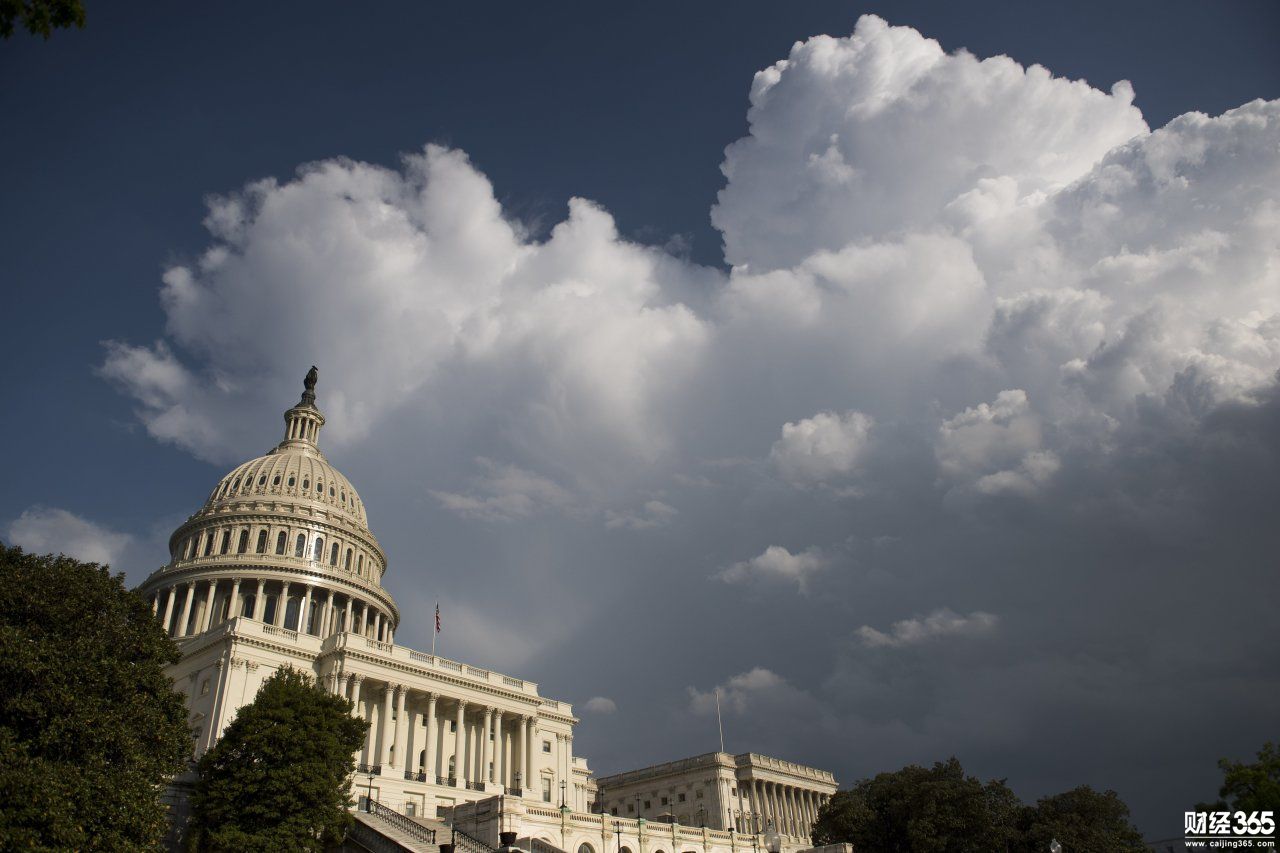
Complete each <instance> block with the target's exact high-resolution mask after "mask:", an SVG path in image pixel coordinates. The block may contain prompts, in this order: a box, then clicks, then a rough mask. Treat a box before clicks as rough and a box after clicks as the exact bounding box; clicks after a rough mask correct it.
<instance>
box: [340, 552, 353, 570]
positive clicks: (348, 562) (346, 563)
mask: <svg viewBox="0 0 1280 853" xmlns="http://www.w3.org/2000/svg"><path fill="white" fill-rule="evenodd" d="M342 567H343V568H344V569H346V570H347V571H351V549H350V548H348V549H347V559H346V560H344V561H343V565H342Z"/></svg>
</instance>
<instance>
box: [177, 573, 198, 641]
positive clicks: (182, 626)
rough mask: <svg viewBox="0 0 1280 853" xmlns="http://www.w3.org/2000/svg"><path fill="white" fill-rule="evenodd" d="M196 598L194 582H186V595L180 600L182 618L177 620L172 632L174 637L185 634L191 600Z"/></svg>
mask: <svg viewBox="0 0 1280 853" xmlns="http://www.w3.org/2000/svg"><path fill="white" fill-rule="evenodd" d="M195 597H196V583H195V581H188V582H187V594H186V597H185V598H184V599H183V600H182V616H181V617H179V619H178V626H177V628H176V629H175V630H174V632H173V635H174V636H175V637H185V636H186V634H187V622H188V620H190V618H191V600H192V599H193V598H195Z"/></svg>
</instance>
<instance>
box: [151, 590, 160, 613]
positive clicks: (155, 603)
mask: <svg viewBox="0 0 1280 853" xmlns="http://www.w3.org/2000/svg"><path fill="white" fill-rule="evenodd" d="M151 615H152V616H159V615H160V590H156V592H155V595H153V596H151Z"/></svg>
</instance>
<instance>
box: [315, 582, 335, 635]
mask: <svg viewBox="0 0 1280 853" xmlns="http://www.w3.org/2000/svg"><path fill="white" fill-rule="evenodd" d="M317 598H318V596H317ZM332 600H333V591H332V590H328V589H326V590H325V591H324V604H321V605H319V609H320V620H319V621H318V622H317V623H316V636H318V637H319V638H320V639H322V640H323V639H324V638H325V637H327V636H329V604H330V603H331V602H332Z"/></svg>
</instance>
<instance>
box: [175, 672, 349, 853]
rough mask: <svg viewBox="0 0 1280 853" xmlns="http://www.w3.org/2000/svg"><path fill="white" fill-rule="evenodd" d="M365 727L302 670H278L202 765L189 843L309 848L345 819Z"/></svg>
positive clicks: (322, 844)
mask: <svg viewBox="0 0 1280 853" xmlns="http://www.w3.org/2000/svg"><path fill="white" fill-rule="evenodd" d="M368 726H369V724H368V723H367V722H365V721H364V720H362V719H359V718H354V717H352V716H351V702H350V700H348V699H344V698H342V697H340V696H335V695H333V694H331V693H329V692H327V691H325V690H323V689H322V688H321V687H320V686H318V685H317V684H316V682H315V680H314V679H313V678H312V677H311V676H310V675H307V674H305V673H302V672H299V671H297V670H293V669H287V668H286V669H281V670H279V671H277V672H276V673H275V674H274V675H272V676H271V677H270V678H268V679H267V680H266V681H265V682H263V684H262V688H261V689H260V690H259V691H258V695H257V697H256V698H255V699H254V701H253V702H252V703H251V704H249V705H245V706H244V707H242V708H241V709H240V711H239V713H238V714H236V717H235V719H234V720H232V721H231V724H230V725H229V726H227V728H226V730H225V731H224V732H223V734H222V738H221V739H220V740H219V741H218V743H217V744H216V745H215V746H214V748H213V749H211V750H209V751H208V752H206V753H205V754H204V757H203V758H201V759H200V765H199V769H200V779H199V781H198V782H197V783H196V790H195V793H194V795H193V796H192V801H191V805H192V831H191V835H190V838H191V843H192V847H193V848H194V849H198V850H201V851H206V850H207V851H224V850H226V851H231V850H236V851H239V850H314V851H322V850H324V849H325V848H326V846H327V845H331V844H336V843H339V842H340V841H341V840H342V838H343V836H344V834H345V833H346V829H347V826H348V825H349V824H350V823H351V815H350V813H349V812H348V811H347V808H348V806H349V804H350V801H351V773H352V771H353V770H354V769H355V767H354V758H353V754H354V753H355V751H356V750H357V749H359V748H360V745H361V744H362V743H363V742H364V736H365V733H366V732H367V731H368Z"/></svg>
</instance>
